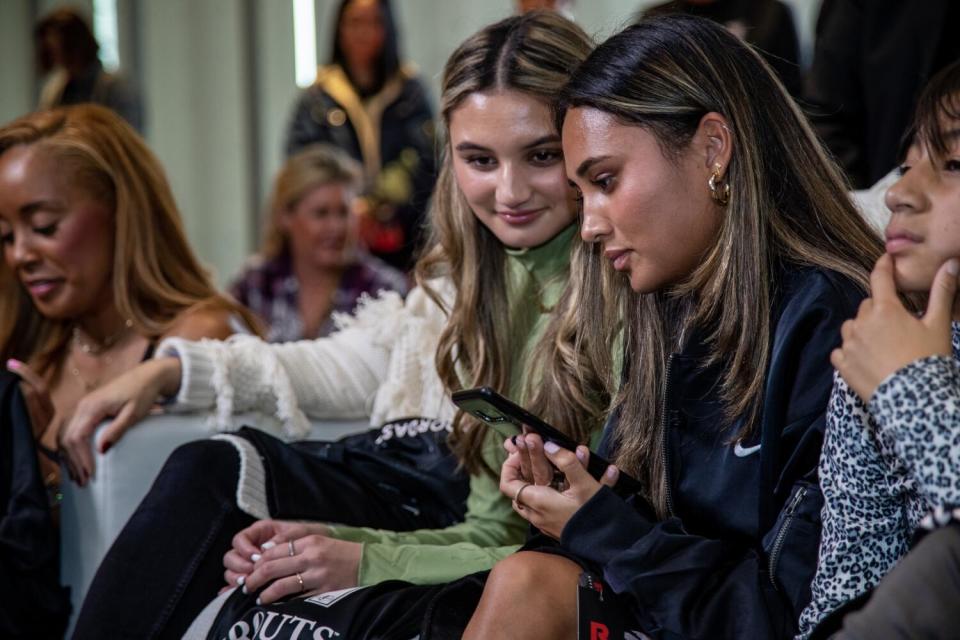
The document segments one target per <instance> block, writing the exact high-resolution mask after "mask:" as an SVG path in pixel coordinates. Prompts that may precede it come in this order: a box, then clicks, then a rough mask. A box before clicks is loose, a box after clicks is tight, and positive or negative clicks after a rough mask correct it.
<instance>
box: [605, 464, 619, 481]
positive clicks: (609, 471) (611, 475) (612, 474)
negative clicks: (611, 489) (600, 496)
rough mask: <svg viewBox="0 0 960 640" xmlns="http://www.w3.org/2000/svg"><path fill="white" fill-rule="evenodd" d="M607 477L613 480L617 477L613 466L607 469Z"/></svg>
mask: <svg viewBox="0 0 960 640" xmlns="http://www.w3.org/2000/svg"><path fill="white" fill-rule="evenodd" d="M607 477H608V478H610V479H611V480H613V479H614V478H616V477H617V468H616V467H614V466H609V467H607Z"/></svg>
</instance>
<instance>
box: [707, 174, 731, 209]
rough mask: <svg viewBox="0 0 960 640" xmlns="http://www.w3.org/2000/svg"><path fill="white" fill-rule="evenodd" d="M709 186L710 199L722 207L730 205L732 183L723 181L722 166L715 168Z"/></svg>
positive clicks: (708, 181) (708, 182)
mask: <svg viewBox="0 0 960 640" xmlns="http://www.w3.org/2000/svg"><path fill="white" fill-rule="evenodd" d="M707 186H708V187H710V197H711V198H713V201H714V202H716V203H717V204H719V205H720V206H721V207H725V206H727V205H728V204H730V183H729V182H727V181H725V180H723V176H721V175H720V165H719V164H716V165H714V166H713V174H712V175H711V176H710V179H709V180H707Z"/></svg>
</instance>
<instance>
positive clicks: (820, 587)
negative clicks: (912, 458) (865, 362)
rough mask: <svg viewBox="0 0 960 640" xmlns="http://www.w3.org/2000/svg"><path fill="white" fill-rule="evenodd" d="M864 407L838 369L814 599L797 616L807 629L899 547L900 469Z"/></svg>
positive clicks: (887, 563) (903, 540)
mask: <svg viewBox="0 0 960 640" xmlns="http://www.w3.org/2000/svg"><path fill="white" fill-rule="evenodd" d="M875 430H876V423H875V422H874V420H873V419H872V418H871V416H870V414H869V412H868V411H867V407H866V406H865V405H864V403H863V401H862V400H860V398H859V397H858V396H857V394H856V393H854V392H853V390H852V389H851V388H850V387H849V386H848V385H847V384H846V382H845V381H844V380H843V378H841V377H840V376H839V375H835V376H834V386H833V392H832V394H831V397H830V404H829V407H828V409H827V430H826V436H825V438H824V443H823V452H822V454H821V458H820V467H819V471H820V486H821V489H822V491H823V498H824V506H823V512H822V516H823V532H822V538H821V541H820V556H819V561H818V563H817V572H816V575H815V576H814V579H813V583H812V585H811V601H810V604H809V605H808V606H807V607H806V609H804V611H803V613H802V614H801V616H800V635H799V636H798V637H799V638H805V637H807V636H808V635H809V634H810V632H811V631H813V629H814V627H816V625H817V624H818V623H819V622H820V621H821V620H823V618H824V617H826V616H827V614H829V613H830V612H831V611H833V610H834V609H837V608H838V607H840V606H841V605H843V604H844V603H845V602H847V601H848V600H850V599H852V598H855V597H857V596H858V595H860V594H861V593H863V592H864V591H866V590H868V589H869V588H871V587H872V586H873V585H875V584H876V583H877V582H879V580H880V578H881V577H882V576H883V575H884V574H885V573H886V572H887V571H889V570H890V568H891V567H892V566H893V564H894V563H895V562H896V560H897V558H899V557H900V556H901V555H903V553H905V552H906V549H907V545H908V542H909V541H908V539H907V536H906V535H901V532H902V530H903V526H902V510H901V507H900V505H901V502H902V500H901V498H900V497H899V496H900V494H901V493H902V487H901V484H902V483H901V482H900V481H899V478H900V477H902V474H896V473H893V472H892V471H893V470H892V469H891V468H890V464H889V462H888V461H886V460H884V458H883V456H882V454H881V451H880V450H879V447H878V446H877V442H876V439H875Z"/></svg>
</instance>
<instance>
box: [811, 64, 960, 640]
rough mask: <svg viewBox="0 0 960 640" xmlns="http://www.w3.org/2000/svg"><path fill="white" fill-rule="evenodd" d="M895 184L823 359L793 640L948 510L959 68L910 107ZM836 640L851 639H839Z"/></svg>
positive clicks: (860, 589)
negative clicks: (808, 549) (808, 530)
mask: <svg viewBox="0 0 960 640" xmlns="http://www.w3.org/2000/svg"><path fill="white" fill-rule="evenodd" d="M900 173H901V178H900V180H899V181H898V182H897V183H896V184H894V185H893V186H892V187H891V188H890V190H889V191H888V192H887V196H886V202H887V206H888V207H889V208H890V210H891V213H892V217H891V220H890V222H889V224H888V225H887V228H886V234H885V235H886V238H887V245H886V248H887V253H886V254H885V255H884V256H883V257H881V258H880V260H879V261H878V262H877V265H876V268H875V269H874V272H873V274H872V277H871V285H872V286H871V288H872V298H870V299H868V300H867V301H865V302H864V304H863V305H862V306H861V308H860V311H859V313H858V315H857V317H856V319H855V320H851V321H848V322H847V323H845V325H844V326H843V329H842V334H843V346H842V347H841V348H839V349H837V350H836V351H834V353H833V354H832V356H831V360H832V362H833V364H834V366H835V367H836V368H837V376H836V378H835V385H834V390H833V395H832V398H831V402H830V407H829V410H828V423H827V433H826V437H825V441H824V445H823V452H822V457H821V461H820V482H821V487H822V490H823V495H824V508H823V537H822V540H821V545H820V558H819V563H818V568H817V573H816V576H815V577H814V580H813V584H812V601H811V603H810V605H809V606H808V607H807V608H806V609H805V610H804V612H803V614H802V615H801V619H800V637H808V636H809V635H810V634H811V632H812V631H813V630H814V628H815V627H816V625H817V624H819V623H820V622H821V621H823V620H824V618H826V617H827V615H828V614H830V613H831V612H832V611H835V610H837V609H840V608H841V607H843V606H844V605H847V604H848V603H850V602H851V601H852V600H855V599H857V598H859V597H861V596H864V595H865V594H867V593H868V592H869V591H870V590H871V589H873V587H875V586H876V585H877V584H878V583H879V582H880V579H881V578H882V577H883V576H884V575H886V574H887V573H888V572H890V571H891V570H892V569H893V568H894V566H895V565H896V564H897V562H898V561H899V560H900V559H901V558H902V557H903V556H904V555H906V554H907V552H908V550H909V549H910V541H911V539H912V537H913V535H914V533H915V531H916V530H917V527H918V526H919V525H920V523H921V521H922V520H923V519H924V516H926V515H927V514H928V513H929V512H931V511H934V510H942V509H944V508H945V507H948V506H951V505H957V504H960V323H958V322H957V320H958V319H960V310H958V308H957V307H956V306H955V301H954V298H955V294H956V289H957V272H958V270H960V262H958V259H957V257H958V256H960V63H958V64H954V65H952V66H950V67H948V68H947V69H945V70H944V71H943V72H941V73H940V74H939V75H938V76H936V77H935V78H934V79H933V80H932V81H931V83H930V85H929V86H928V87H927V89H926V90H925V92H924V95H923V96H922V97H921V99H920V102H919V104H918V110H917V116H916V123H915V125H914V128H913V132H912V135H911V138H910V146H909V148H908V150H907V153H906V157H905V161H904V164H903V166H901V168H900ZM898 292H899V293H900V294H908V295H920V296H928V298H929V301H928V303H927V310H926V312H925V313H924V314H923V315H922V316H918V315H917V314H914V313H912V312H911V311H909V310H908V309H907V308H905V306H904V304H903V303H902V301H901V299H900V298H899V297H898ZM848 608H850V607H849V606H848ZM838 618H840V616H839V615H838V616H832V617H831V618H830V620H828V621H827V622H826V623H825V624H824V625H822V626H821V627H820V628H817V633H816V635H817V636H818V637H826V635H825V634H827V633H831V632H832V631H833V630H835V629H836V627H837V626H839V623H840V622H841V620H839V619H838ZM826 627H830V629H827V628H826ZM842 637H843V638H858V637H860V636H859V635H856V634H855V633H853V632H851V630H850V629H848V628H846V627H845V628H844V630H843V632H842Z"/></svg>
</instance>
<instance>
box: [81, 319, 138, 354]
mask: <svg viewBox="0 0 960 640" xmlns="http://www.w3.org/2000/svg"><path fill="white" fill-rule="evenodd" d="M132 326H133V320H131V319H129V318H127V319H126V320H124V322H123V328H122V329H120V331H117V332H116V333H115V334H113V335H112V336H107V337H106V338H104V339H103V340H101V341H100V342H84V341H83V339H82V338H81V337H80V327H79V326H77V325H73V341H74V342H75V343H76V345H77V346H78V347H80V351H83V352H84V353H86V354H90V355H94V356H96V355H99V354H101V353H103V352H104V351H106V350H107V349H109V348H110V347H112V346H113V345H115V344H117V343H118V342H119V341H120V338H122V337H123V336H124V335H126V333H127V331H128V330H129V329H130V328H131V327H132Z"/></svg>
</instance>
